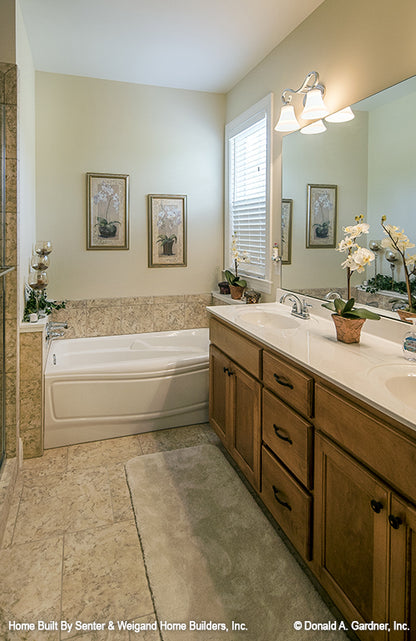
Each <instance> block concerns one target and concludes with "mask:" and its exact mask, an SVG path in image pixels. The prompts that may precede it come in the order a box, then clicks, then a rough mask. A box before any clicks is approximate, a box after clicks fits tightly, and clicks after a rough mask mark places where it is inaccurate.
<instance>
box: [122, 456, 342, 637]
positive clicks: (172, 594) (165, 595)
mask: <svg viewBox="0 0 416 641" xmlns="http://www.w3.org/2000/svg"><path fill="white" fill-rule="evenodd" d="M126 470H127V479H128V483H129V487H130V493H131V497H132V502H133V506H134V511H135V515H136V523H137V528H138V533H139V537H140V541H141V545H142V548H143V552H144V557H145V562H146V568H147V573H148V578H149V583H150V588H151V590H152V594H153V599H154V603H155V609H156V614H157V617H158V621H159V628H160V634H161V638H162V639H163V641H171V640H175V641H179V640H180V641H231V640H238V641H240V640H241V641H280V640H281V641H291V640H292V639H293V641H303V640H304V639H309V641H312V640H313V641H318V640H320V641H323V640H325V641H334V640H335V639H336V641H344V640H345V639H346V637H345V635H344V633H343V632H341V631H339V630H338V629H337V630H336V631H316V629H315V630H314V631H313V630H305V627H306V628H307V627H310V626H311V625H312V624H314V623H320V624H323V623H324V624H326V625H328V622H330V623H331V624H332V625H334V623H335V619H334V616H333V614H331V613H330V611H329V610H328V608H327V607H326V605H325V604H324V602H323V601H322V599H321V598H320V596H319V595H318V593H317V592H316V590H315V589H314V587H313V586H312V584H311V582H310V581H309V579H308V578H307V577H306V575H305V574H304V572H303V571H302V569H301V568H300V567H299V565H298V564H297V562H296V561H295V560H294V558H293V557H292V555H291V554H290V552H289V551H288V549H287V548H286V546H285V545H284V543H283V542H282V540H281V539H280V538H279V536H278V535H277V533H276V531H275V530H274V529H273V527H272V526H271V524H270V523H269V521H268V520H267V518H266V517H265V515H264V514H263V513H262V511H261V510H260V508H259V507H258V505H257V504H256V502H255V500H254V499H253V497H252V496H251V495H250V493H249V492H248V490H247V488H246V487H245V486H244V484H243V483H242V482H241V480H240V479H239V477H238V476H237V474H236V472H235V470H234V469H233V468H232V467H231V466H230V464H229V463H228V461H227V460H226V459H225V457H224V456H223V454H222V453H221V452H220V451H219V449H218V448H216V447H215V446H213V445H200V446H197V447H190V448H185V449H180V450H174V451H170V452H160V453H157V454H149V455H147V456H139V457H137V458H134V459H132V460H131V461H129V462H128V463H127V465H126ZM298 622H300V624H301V625H300V624H299V623H298ZM305 622H306V623H305ZM309 622H310V623H309ZM299 627H302V629H301V630H297V629H296V628H299Z"/></svg>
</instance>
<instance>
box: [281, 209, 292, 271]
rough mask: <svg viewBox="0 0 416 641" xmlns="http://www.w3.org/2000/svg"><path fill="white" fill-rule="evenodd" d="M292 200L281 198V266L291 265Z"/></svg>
mask: <svg viewBox="0 0 416 641" xmlns="http://www.w3.org/2000/svg"><path fill="white" fill-rule="evenodd" d="M292 217H293V200H292V198H282V218H281V256H282V265H291V264H292Z"/></svg>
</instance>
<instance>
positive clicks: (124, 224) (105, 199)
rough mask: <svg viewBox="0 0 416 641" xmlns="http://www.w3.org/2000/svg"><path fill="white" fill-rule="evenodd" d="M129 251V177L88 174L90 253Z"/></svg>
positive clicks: (88, 236) (88, 237)
mask: <svg viewBox="0 0 416 641" xmlns="http://www.w3.org/2000/svg"><path fill="white" fill-rule="evenodd" d="M128 248H129V176H128V175H127V174H98V173H90V172H89V173H87V249H93V250H96V249H97V250H98V249H128Z"/></svg>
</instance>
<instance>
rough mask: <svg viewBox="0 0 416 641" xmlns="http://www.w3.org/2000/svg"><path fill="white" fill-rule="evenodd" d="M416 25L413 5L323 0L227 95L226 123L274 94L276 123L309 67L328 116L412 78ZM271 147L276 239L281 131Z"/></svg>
mask: <svg viewBox="0 0 416 641" xmlns="http://www.w3.org/2000/svg"><path fill="white" fill-rule="evenodd" d="M415 23H416V3H415V2H414V0H397V2H395V3H392V2H391V0H365V1H364V2H363V1H362V0H351V1H350V2H345V1H344V0H326V2H324V3H323V4H322V5H320V6H319V7H318V8H317V9H316V10H315V11H314V13H313V14H311V16H309V17H308V18H307V19H306V20H305V21H304V22H303V23H302V24H301V25H300V26H299V27H298V28H297V29H295V30H294V31H293V32H292V33H291V34H290V35H289V36H288V37H287V38H286V39H285V40H284V41H283V42H282V43H281V44H280V45H278V46H277V47H276V48H275V49H274V50H273V51H272V52H271V53H270V54H269V55H268V56H267V57H266V58H265V59H264V60H263V61H262V62H261V63H260V64H259V65H258V66H257V67H256V68H255V69H253V71H251V72H250V73H249V74H248V75H247V76H246V77H245V78H244V79H243V80H241V82H239V83H238V84H237V85H236V86H235V87H234V88H233V89H232V91H230V92H229V94H228V95H227V112H226V120H227V122H228V121H230V120H232V119H233V118H235V117H236V116H237V115H238V114H240V113H241V112H242V111H244V110H245V109H247V107H249V106H250V105H251V104H253V103H255V102H256V101H257V100H259V99H260V98H262V97H263V96H265V95H266V94H268V93H269V92H270V91H273V92H275V97H276V99H275V111H276V113H275V122H276V121H277V118H278V113H279V109H280V104H281V102H280V95H281V93H282V91H283V90H284V89H285V88H286V87H292V88H297V87H299V85H300V84H301V82H302V80H303V78H304V77H305V75H306V74H307V73H308V72H309V71H312V70H317V71H318V72H319V74H320V78H321V81H322V82H323V83H324V84H325V85H326V88H327V93H326V97H325V101H326V103H327V104H328V107H329V108H330V110H331V111H336V110H337V109H339V108H341V107H344V106H345V105H348V104H352V103H354V102H357V101H358V100H361V99H362V98H365V97H366V96H368V95H370V94H373V93H376V92H377V91H380V90H381V89H384V88H386V87H388V86H390V85H392V84H394V83H396V82H399V81H401V80H403V79H405V78H408V77H410V76H412V75H413V74H414V73H415V72H416V48H415V44H414V43H415V39H414V25H415ZM298 99H299V97H295V98H294V101H295V100H296V101H297V100H298ZM296 104H298V103H296ZM300 104H301V103H300V102H299V106H300ZM273 143H274V152H273V156H274V166H273V173H274V178H273V190H274V191H273V195H272V197H273V211H274V221H273V222H274V232H273V238H272V240H273V241H274V240H278V224H276V223H278V221H279V217H280V198H281V188H280V162H281V159H280V156H281V135H280V134H278V133H274V139H273ZM283 284H284V283H283Z"/></svg>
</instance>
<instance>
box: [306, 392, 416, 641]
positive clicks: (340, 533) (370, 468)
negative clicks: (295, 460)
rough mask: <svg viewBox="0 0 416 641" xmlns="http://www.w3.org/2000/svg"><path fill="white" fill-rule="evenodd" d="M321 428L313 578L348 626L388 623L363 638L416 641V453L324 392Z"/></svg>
mask: <svg viewBox="0 0 416 641" xmlns="http://www.w3.org/2000/svg"><path fill="white" fill-rule="evenodd" d="M315 426H316V428H318V429H319V430H322V432H325V434H321V433H320V432H317V434H316V437H315V492H314V499H315V514H314V517H315V518H314V555H313V557H314V560H313V564H314V571H315V573H316V575H317V577H318V579H319V581H320V582H321V584H322V585H323V587H324V588H325V589H326V590H327V592H328V594H329V595H330V596H331V598H332V599H333V600H334V602H335V603H336V605H337V606H338V607H339V609H340V610H341V612H343V613H344V614H345V616H346V618H347V619H349V620H356V621H362V622H370V621H375V622H379V623H380V622H383V621H385V622H388V623H389V626H390V629H389V630H386V631H366V632H363V633H362V638H367V639H386V640H387V639H389V641H410V640H411V641H415V639H416V629H415V624H416V531H415V528H416V508H415V507H414V506H412V504H411V503H410V502H409V501H408V500H407V499H406V498H405V497H406V496H409V497H411V496H412V492H414V488H415V484H416V445H415V443H414V442H413V441H412V440H410V439H409V438H408V437H407V436H406V435H405V434H401V433H399V432H398V431H396V430H395V429H394V427H393V426H392V425H389V424H388V423H385V422H384V421H382V420H380V419H378V418H376V417H375V416H373V415H372V414H370V413H369V412H367V411H366V410H364V409H361V408H359V407H356V406H355V405H354V404H353V403H351V401H350V400H349V399H346V398H344V397H342V396H341V395H339V394H338V393H336V392H335V391H333V390H329V389H327V388H326V387H325V386H324V385H318V386H317V389H316V423H315ZM328 437H329V438H328ZM330 439H331V440H330ZM352 453H353V455H354V456H352ZM392 453H393V454H394V456H392ZM413 496H415V495H414V494H413ZM346 559H347V561H346ZM357 633H358V635H359V636H360V631H357Z"/></svg>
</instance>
